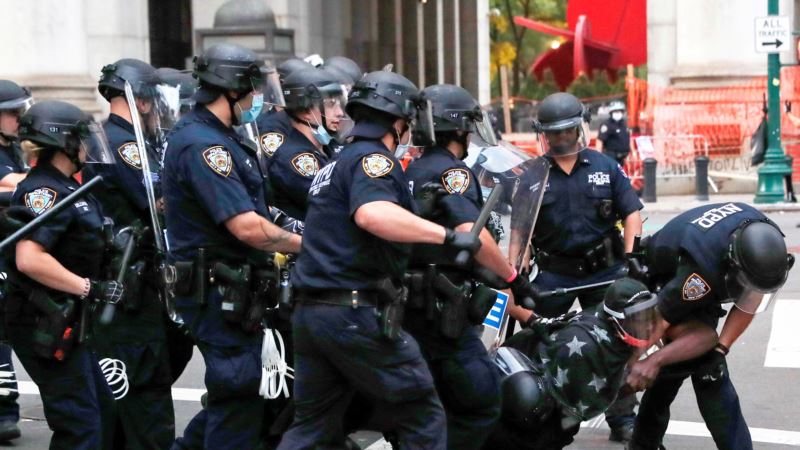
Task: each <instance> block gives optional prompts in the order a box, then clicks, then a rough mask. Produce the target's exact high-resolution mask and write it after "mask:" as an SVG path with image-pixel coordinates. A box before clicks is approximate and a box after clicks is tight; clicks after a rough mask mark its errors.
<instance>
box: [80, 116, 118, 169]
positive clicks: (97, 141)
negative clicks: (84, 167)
mask: <svg viewBox="0 0 800 450" xmlns="http://www.w3.org/2000/svg"><path fill="white" fill-rule="evenodd" d="M73 136H75V137H77V138H78V140H79V141H80V149H81V150H83V151H84V152H85V153H86V159H85V161H84V164H115V163H116V159H115V158H114V155H113V154H112V153H111V149H110V148H109V147H108V138H107V137H106V132H105V131H104V130H103V127H102V126H101V125H100V124H99V123H97V122H95V121H94V120H87V121H84V122H81V123H79V124H78V125H76V126H75V129H74V130H73Z"/></svg>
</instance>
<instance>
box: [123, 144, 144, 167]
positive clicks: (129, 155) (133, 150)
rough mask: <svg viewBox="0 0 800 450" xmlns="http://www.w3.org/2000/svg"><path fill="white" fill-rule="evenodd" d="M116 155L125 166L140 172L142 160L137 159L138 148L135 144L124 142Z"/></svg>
mask: <svg viewBox="0 0 800 450" xmlns="http://www.w3.org/2000/svg"><path fill="white" fill-rule="evenodd" d="M117 153H118V154H119V157H120V158H122V161H123V162H125V164H127V165H129V166H131V167H133V168H134V169H137V170H142V160H141V159H140V158H139V147H138V146H137V145H136V142H126V143H124V144H122V145H121V146H120V147H119V148H118V149H117Z"/></svg>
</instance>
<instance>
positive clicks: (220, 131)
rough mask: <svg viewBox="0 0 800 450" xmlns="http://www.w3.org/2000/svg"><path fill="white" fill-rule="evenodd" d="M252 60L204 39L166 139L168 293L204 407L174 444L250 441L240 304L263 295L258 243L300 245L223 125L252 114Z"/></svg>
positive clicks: (245, 307) (256, 363)
mask: <svg viewBox="0 0 800 450" xmlns="http://www.w3.org/2000/svg"><path fill="white" fill-rule="evenodd" d="M262 65H263V63H262V62H261V61H260V60H259V58H258V56H257V55H256V54H255V53H254V52H252V51H251V50H248V49H246V48H244V47H241V46H238V45H234V44H217V45H213V46H211V47H210V48H208V49H207V50H206V51H205V52H204V53H203V54H202V55H200V56H198V57H197V58H196V59H195V66H194V73H195V75H196V76H197V78H198V80H199V83H200V88H199V90H198V91H197V93H196V94H195V101H196V102H197V104H196V105H195V107H194V109H193V110H192V111H191V112H190V113H189V114H187V115H186V116H184V117H183V118H182V119H181V121H180V122H179V123H178V124H177V125H176V126H175V128H173V130H172V132H171V133H170V135H169V138H168V151H167V154H166V158H165V163H164V178H163V190H164V197H165V199H166V221H167V236H168V238H169V239H168V240H169V243H170V256H171V258H172V259H173V261H174V264H175V266H176V269H177V271H178V277H177V278H178V281H179V282H178V283H177V284H176V286H175V302H176V308H177V310H178V312H179V313H180V315H181V317H182V318H183V319H184V321H185V323H186V324H187V325H188V327H189V330H190V331H191V333H192V335H193V337H194V338H195V342H196V343H197V346H198V348H199V349H200V352H201V354H202V355H203V359H204V361H205V365H206V375H205V380H206V388H207V389H208V405H207V407H206V408H205V409H204V410H203V411H201V412H200V413H198V414H197V415H196V416H195V417H194V418H193V419H192V421H191V422H190V423H189V425H188V426H187V427H186V430H185V431H184V435H183V438H181V439H178V440H176V442H175V445H174V448H215V449H226V448H237V449H238V448H254V447H255V445H256V443H257V441H258V437H259V432H260V427H261V421H262V416H263V404H262V401H261V398H260V397H259V396H258V388H259V382H260V378H261V338H262V334H261V329H260V326H259V325H260V317H255V316H253V315H251V314H249V313H245V311H248V312H251V313H254V312H257V311H260V310H263V305H261V304H260V303H259V301H261V300H264V297H265V296H264V295H261V294H259V295H256V294H254V291H253V288H254V284H256V282H257V281H259V280H258V273H261V272H262V271H269V270H270V264H269V261H270V257H271V254H268V253H266V252H272V251H280V252H285V253H296V252H298V251H299V250H300V237H299V236H297V235H294V234H291V233H288V232H286V231H283V230H281V229H280V228H278V227H276V226H275V225H274V224H273V223H271V222H270V220H269V219H268V217H269V213H268V210H267V204H266V200H265V196H266V192H265V185H264V178H263V175H262V173H261V170H260V167H259V164H258V162H257V155H256V151H254V150H252V149H251V148H250V147H248V146H246V145H245V144H243V143H242V141H241V138H240V137H239V136H238V135H237V134H236V132H235V131H234V129H233V126H234V125H241V124H244V123H248V122H252V121H254V120H255V118H256V117H257V116H258V113H259V111H258V109H259V107H260V96H261V93H260V91H259V89H260V87H261V86H262V84H263V75H262V70H261V67H262ZM181 281H183V282H181ZM259 284H260V283H259ZM223 308H224V309H223Z"/></svg>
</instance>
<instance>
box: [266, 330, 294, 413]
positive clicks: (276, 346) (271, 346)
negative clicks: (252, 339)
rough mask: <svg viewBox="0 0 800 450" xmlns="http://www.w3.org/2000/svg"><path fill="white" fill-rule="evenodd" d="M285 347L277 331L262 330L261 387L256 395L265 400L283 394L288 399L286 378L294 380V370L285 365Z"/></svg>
mask: <svg viewBox="0 0 800 450" xmlns="http://www.w3.org/2000/svg"><path fill="white" fill-rule="evenodd" d="M285 351H286V347H285V346H284V344H283V336H281V333H280V332H279V331H278V330H273V329H271V328H264V340H263V341H262V344H261V385H260V386H259V388H258V394H259V395H261V396H262V397H264V398H266V399H270V400H271V399H275V398H278V397H280V396H281V394H283V396H284V397H286V398H289V396H290V394H289V385H288V383H287V382H286V378H287V377H288V378H291V379H294V369H292V368H291V367H289V366H288V365H287V364H286V357H285V356H286V355H285Z"/></svg>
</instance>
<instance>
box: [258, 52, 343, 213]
mask: <svg viewBox="0 0 800 450" xmlns="http://www.w3.org/2000/svg"><path fill="white" fill-rule="evenodd" d="M282 88H283V96H284V101H285V103H286V104H285V107H284V113H285V114H287V115H288V116H289V118H290V119H291V124H292V128H291V129H290V130H289V131H288V133H287V134H286V135H285V136H284V135H282V134H281V135H280V136H279V132H277V131H271V133H275V134H273V135H265V134H262V136H263V138H262V140H261V144H262V151H263V152H264V153H265V154H266V155H267V156H268V158H267V160H266V161H265V167H266V172H267V178H268V180H269V184H270V193H271V196H272V201H271V206H274V207H276V208H278V209H280V210H281V211H283V212H284V213H286V214H287V215H288V216H289V217H292V218H294V219H298V220H305V216H306V209H307V207H308V205H307V203H308V202H307V194H308V188H309V187H310V186H311V180H313V178H314V176H315V175H316V174H317V173H318V172H319V170H320V168H322V167H324V166H325V165H326V164H328V161H329V160H330V158H331V156H332V151H331V150H330V148H329V147H328V146H329V145H330V144H331V139H332V138H331V134H330V132H331V131H334V132H335V129H336V128H337V127H338V123H339V120H340V118H341V117H342V116H343V115H344V103H345V101H346V100H345V97H344V92H343V90H342V85H341V83H339V81H338V80H337V79H336V77H334V76H333V75H332V74H330V73H329V72H328V71H326V70H324V69H317V68H311V69H303V70H298V71H295V72H293V73H292V74H290V75H288V76H287V77H286V78H285V79H284V81H283V83H282ZM271 140H275V142H272V141H271ZM266 144H269V145H266Z"/></svg>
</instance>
